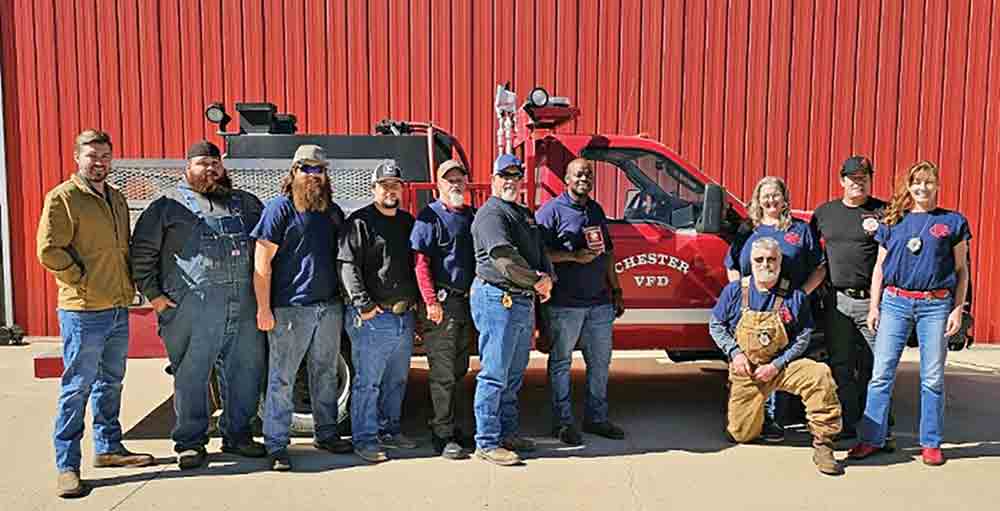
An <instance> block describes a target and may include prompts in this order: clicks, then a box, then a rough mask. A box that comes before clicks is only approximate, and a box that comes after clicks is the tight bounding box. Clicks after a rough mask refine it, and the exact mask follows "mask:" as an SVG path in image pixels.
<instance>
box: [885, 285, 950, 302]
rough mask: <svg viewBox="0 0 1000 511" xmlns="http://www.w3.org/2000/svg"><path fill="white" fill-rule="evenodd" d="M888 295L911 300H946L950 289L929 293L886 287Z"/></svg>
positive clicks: (933, 290) (930, 291)
mask: <svg viewBox="0 0 1000 511" xmlns="http://www.w3.org/2000/svg"><path fill="white" fill-rule="evenodd" d="M885 290H886V291H888V292H889V293H890V294H893V295H896V296H902V297H903V298H911V299H913V300H930V299H931V298H948V297H949V296H951V290H950V289H931V290H929V291H910V290H909V289H900V288H898V287H896V286H887V287H886V288H885Z"/></svg>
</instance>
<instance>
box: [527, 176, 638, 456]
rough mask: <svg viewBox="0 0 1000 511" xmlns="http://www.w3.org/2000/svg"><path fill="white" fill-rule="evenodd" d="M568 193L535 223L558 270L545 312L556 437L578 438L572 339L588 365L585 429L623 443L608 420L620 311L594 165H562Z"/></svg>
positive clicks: (571, 440) (578, 440)
mask: <svg viewBox="0 0 1000 511" xmlns="http://www.w3.org/2000/svg"><path fill="white" fill-rule="evenodd" d="M564 180H565V182H566V191H565V192H564V193H563V194H561V195H559V196H558V197H556V198H554V199H552V200H550V201H549V202H547V203H545V205H544V206H542V207H541V208H540V209H539V210H538V211H537V212H536V213H535V219H536V220H537V221H538V224H539V225H540V226H542V227H543V228H544V230H545V233H546V250H545V252H546V254H547V255H548V256H549V259H551V261H552V263H553V265H554V266H555V270H556V276H557V277H558V280H557V283H556V284H555V285H554V286H553V288H552V299H551V300H549V302H548V303H547V304H546V305H545V306H543V307H542V317H543V318H544V321H545V328H544V329H543V330H545V332H546V334H547V335H548V336H549V338H550V340H551V341H552V348H551V351H550V352H549V364H548V365H549V385H550V386H551V391H552V416H553V419H554V421H555V424H553V435H554V436H555V437H556V438H558V439H559V440H561V441H562V442H563V443H565V444H568V445H580V444H582V443H583V439H582V438H581V436H580V432H579V431H578V430H577V429H576V425H575V424H574V421H573V412H572V408H573V404H572V402H571V401H570V395H571V391H570V375H569V372H570V371H569V370H570V366H571V365H572V362H573V347H574V346H576V343H577V339H579V340H580V345H581V347H582V349H583V358H584V360H585V361H586V362H587V400H586V402H585V405H586V406H585V408H584V410H585V416H584V422H583V430H584V431H586V432H588V433H593V434H595V435H600V436H603V437H606V438H611V439H616V440H620V439H623V438H625V432H624V431H623V430H622V429H621V428H620V427H619V426H617V425H615V424H613V423H611V422H610V421H609V420H608V367H609V366H610V365H611V338H612V332H611V330H612V323H614V320H615V317H616V316H620V315H621V314H622V313H623V312H624V310H625V307H624V302H623V300H622V289H621V285H620V284H619V283H618V275H617V274H616V273H615V271H614V256H613V255H612V250H613V246H612V244H611V236H610V234H609V233H608V220H607V217H606V216H605V215H604V210H603V209H602V208H601V205H600V204H598V203H597V202H596V201H594V200H593V199H591V197H590V192H591V191H592V190H593V188H594V167H593V165H591V163H590V162H589V161H587V160H585V159H583V158H577V159H575V160H573V161H571V162H569V164H568V165H567V166H566V175H565V178H564Z"/></svg>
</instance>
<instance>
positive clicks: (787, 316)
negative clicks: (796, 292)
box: [778, 305, 792, 323]
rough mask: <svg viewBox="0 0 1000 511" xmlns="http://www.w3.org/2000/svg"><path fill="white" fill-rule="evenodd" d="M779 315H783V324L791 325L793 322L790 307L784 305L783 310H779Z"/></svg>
mask: <svg viewBox="0 0 1000 511" xmlns="http://www.w3.org/2000/svg"><path fill="white" fill-rule="evenodd" d="M778 314H779V315H781V322H782V323H791V322H792V311H790V310H788V307H785V306H784V305H782V306H781V309H779V310H778Z"/></svg>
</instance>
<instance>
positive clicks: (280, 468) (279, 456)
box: [270, 449, 292, 472]
mask: <svg viewBox="0 0 1000 511" xmlns="http://www.w3.org/2000/svg"><path fill="white" fill-rule="evenodd" d="M270 458H271V470H274V471H276V472H288V471H289V470H291V469H292V459H291V458H290V457H288V449H282V450H280V451H278V452H275V453H273V454H271V456H270Z"/></svg>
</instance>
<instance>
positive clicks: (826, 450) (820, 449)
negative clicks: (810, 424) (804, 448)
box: [813, 441, 844, 476]
mask: <svg viewBox="0 0 1000 511" xmlns="http://www.w3.org/2000/svg"><path fill="white" fill-rule="evenodd" d="M813 463H815V464H816V468H817V469H819V471H820V473H823V474H826V475H831V476H836V475H840V474H843V473H844V468H843V467H841V466H840V463H839V462H838V461H837V458H835V457H834V456H833V446H832V445H831V444H830V443H829V442H819V441H816V442H813Z"/></svg>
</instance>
